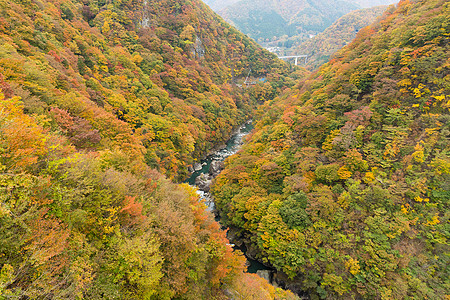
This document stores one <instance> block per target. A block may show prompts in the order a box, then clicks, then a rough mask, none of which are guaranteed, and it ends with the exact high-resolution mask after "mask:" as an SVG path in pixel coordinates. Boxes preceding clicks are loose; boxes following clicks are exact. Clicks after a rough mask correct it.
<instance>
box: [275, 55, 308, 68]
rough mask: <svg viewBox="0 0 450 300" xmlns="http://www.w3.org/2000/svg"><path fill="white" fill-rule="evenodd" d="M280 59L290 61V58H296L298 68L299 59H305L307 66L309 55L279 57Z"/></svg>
mask: <svg viewBox="0 0 450 300" xmlns="http://www.w3.org/2000/svg"><path fill="white" fill-rule="evenodd" d="M278 58H279V59H290V58H294V59H295V62H294V63H295V65H296V66H298V59H299V58H305V64H306V61H307V59H308V55H291V56H278Z"/></svg>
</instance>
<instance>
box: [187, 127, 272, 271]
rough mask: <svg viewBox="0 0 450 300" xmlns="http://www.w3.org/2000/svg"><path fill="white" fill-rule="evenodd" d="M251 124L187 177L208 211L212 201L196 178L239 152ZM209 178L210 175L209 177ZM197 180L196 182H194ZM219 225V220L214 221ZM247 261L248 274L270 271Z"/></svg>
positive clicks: (238, 131) (235, 134) (211, 209)
mask: <svg viewBox="0 0 450 300" xmlns="http://www.w3.org/2000/svg"><path fill="white" fill-rule="evenodd" d="M253 128H254V127H253V124H252V121H248V122H246V123H245V124H243V125H242V126H241V127H239V129H238V130H237V131H236V132H235V133H234V134H233V135H232V136H231V138H230V139H229V140H228V141H227V142H226V145H225V146H224V147H223V148H222V149H219V150H217V151H216V152H214V153H213V154H212V155H210V156H208V157H206V159H204V160H202V161H201V169H199V167H198V168H197V169H198V171H195V172H193V173H192V175H191V176H190V177H189V179H188V180H186V182H187V183H189V184H190V185H192V186H196V187H197V188H198V189H197V193H198V194H199V196H200V198H201V199H202V200H203V201H204V202H205V204H206V205H207V207H208V208H207V209H208V210H209V211H214V209H215V207H214V200H213V199H212V197H211V195H210V193H209V192H207V191H205V190H202V189H201V187H199V186H197V183H198V179H197V178H198V177H199V176H202V174H204V175H208V174H210V168H211V164H212V163H213V164H214V162H223V161H224V160H225V159H226V158H227V157H229V156H231V155H233V154H235V153H236V152H238V151H239V149H240V148H241V146H242V145H243V139H244V137H245V136H246V135H248V134H249V133H250V132H251V131H252V130H253ZM210 177H211V175H210ZM196 180H197V182H196ZM216 220H217V221H218V222H219V223H220V219H216ZM235 248H236V249H239V250H241V251H242V252H244V253H245V249H242V248H238V247H237V246H235ZM247 261H248V270H247V271H248V272H249V273H257V272H258V271H260V270H271V269H269V268H268V267H266V266H264V265H263V264H261V263H260V262H258V261H256V260H252V259H250V258H248V257H247Z"/></svg>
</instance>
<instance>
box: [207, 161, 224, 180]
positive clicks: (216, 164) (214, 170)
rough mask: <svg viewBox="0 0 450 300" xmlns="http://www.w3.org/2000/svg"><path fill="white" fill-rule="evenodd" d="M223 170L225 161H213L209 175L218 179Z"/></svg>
mask: <svg viewBox="0 0 450 300" xmlns="http://www.w3.org/2000/svg"><path fill="white" fill-rule="evenodd" d="M223 168H224V163H223V161H220V160H213V161H212V162H211V164H210V166H209V174H211V175H212V176H213V177H216V176H217V175H219V173H220V172H221V171H222V170H223Z"/></svg>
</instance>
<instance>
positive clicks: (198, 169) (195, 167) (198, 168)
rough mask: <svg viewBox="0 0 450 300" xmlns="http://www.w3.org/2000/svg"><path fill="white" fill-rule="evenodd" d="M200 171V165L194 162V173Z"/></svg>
mask: <svg viewBox="0 0 450 300" xmlns="http://www.w3.org/2000/svg"><path fill="white" fill-rule="evenodd" d="M201 169H202V164H201V163H198V162H196V163H195V164H194V171H200V170H201Z"/></svg>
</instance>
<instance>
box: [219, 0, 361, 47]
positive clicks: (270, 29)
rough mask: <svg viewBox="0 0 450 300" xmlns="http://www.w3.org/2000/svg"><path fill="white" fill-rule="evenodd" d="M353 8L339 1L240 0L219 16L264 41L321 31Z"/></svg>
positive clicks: (353, 6) (259, 40) (355, 7)
mask: <svg viewBox="0 0 450 300" xmlns="http://www.w3.org/2000/svg"><path fill="white" fill-rule="evenodd" d="M357 8H358V6H357V5H355V4H351V3H348V2H345V1H340V0H332V1H324V0H314V1H306V0H301V1H293V0H281V1H266V0H256V1H255V0H242V1H239V2H237V3H235V4H233V5H231V6H229V7H228V8H226V9H225V10H223V11H222V12H221V15H222V16H223V17H224V18H225V19H226V20H227V21H230V22H231V23H232V24H234V25H235V26H236V27H237V28H238V29H239V30H241V31H242V32H243V33H245V34H247V35H249V36H250V37H252V38H253V39H255V40H256V41H258V42H264V41H266V42H268V41H275V40H279V39H280V38H281V37H283V36H288V37H292V36H297V35H301V34H309V33H311V34H316V33H319V32H322V31H323V30H325V29H326V28H327V27H328V26H330V25H331V24H332V23H333V22H334V21H335V20H336V19H338V18H339V17H341V16H343V15H345V14H346V13H348V12H350V11H352V10H355V9H357Z"/></svg>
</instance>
